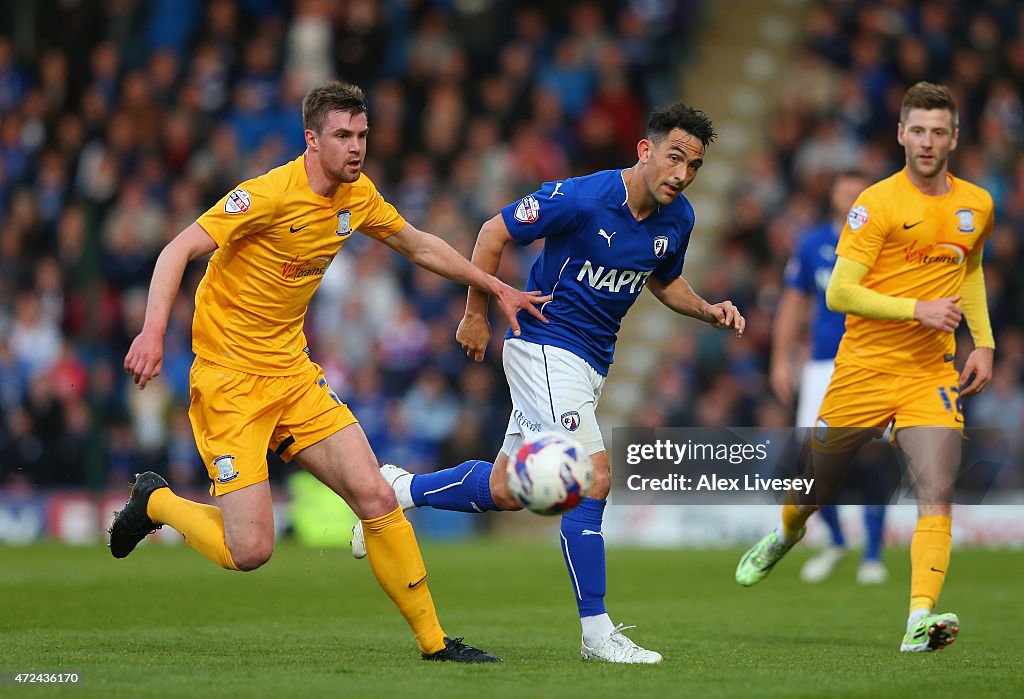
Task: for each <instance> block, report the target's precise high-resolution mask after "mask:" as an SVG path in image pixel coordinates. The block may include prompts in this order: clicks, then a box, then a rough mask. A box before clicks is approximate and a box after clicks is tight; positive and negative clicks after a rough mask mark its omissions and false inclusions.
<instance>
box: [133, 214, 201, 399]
mask: <svg viewBox="0 0 1024 699" xmlns="http://www.w3.org/2000/svg"><path fill="white" fill-rule="evenodd" d="M216 249H217V243H215V242H214V240H213V238H211V237H210V235H209V234H208V233H207V232H206V231H205V230H203V227H202V226H200V225H199V224H198V223H193V224H192V225H191V226H189V227H188V228H186V229H185V230H183V231H182V232H181V233H179V234H178V235H177V236H175V238H174V240H172V241H171V242H169V243H168V244H167V245H166V246H165V247H164V249H163V251H162V252H161V253H160V257H158V258H157V260H156V268H155V269H154V270H153V280H152V281H151V282H150V284H149V300H148V302H147V303H146V319H145V321H144V322H143V324H142V331H141V332H140V333H139V334H138V336H136V338H135V340H134V341H132V346H131V347H130V348H129V349H128V354H127V355H125V358H124V370H125V371H127V372H128V373H129V374H131V377H132V381H134V382H135V383H137V384H138V385H139V388H140V389H142V388H145V387H146V384H147V383H149V380H150V379H152V378H153V377H155V376H159V375H160V368H161V366H162V365H163V360H164V333H165V332H166V331H167V318H168V316H169V315H170V313H171V305H172V304H173V303H174V297H175V296H176V295H177V294H178V288H179V287H180V286H181V276H182V274H184V273H185V266H186V265H187V264H188V263H189V262H191V261H192V260H194V259H196V258H198V257H203V256H204V255H209V254H210V253H211V252H213V251H214V250H216Z"/></svg>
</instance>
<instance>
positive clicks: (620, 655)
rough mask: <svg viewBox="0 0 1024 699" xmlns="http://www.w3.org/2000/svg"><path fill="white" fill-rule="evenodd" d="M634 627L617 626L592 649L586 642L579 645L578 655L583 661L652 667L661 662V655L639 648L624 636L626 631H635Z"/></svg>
mask: <svg viewBox="0 0 1024 699" xmlns="http://www.w3.org/2000/svg"><path fill="white" fill-rule="evenodd" d="M635 628H636V627H635V626H623V625H622V624H619V625H618V626H616V627H615V629H614V630H613V631H612V634H611V635H610V636H609V637H608V638H606V639H604V640H603V641H601V642H600V643H598V644H597V645H596V646H594V647H593V648H591V647H589V646H588V645H587V644H586V642H585V641H584V642H582V643H581V646H582V647H581V650H580V655H581V656H582V658H583V659H584V660H603V661H605V662H607V663H634V664H644V665H653V664H655V663H660V662H661V653H656V652H654V651H653V650H647V649H646V648H641V647H640V646H638V645H637V644H635V643H634V642H633V641H631V640H630V639H629V638H628V637H627V636H626V634H624V633H622V632H623V631H625V630H626V629H635Z"/></svg>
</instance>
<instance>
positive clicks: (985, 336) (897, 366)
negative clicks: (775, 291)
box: [736, 83, 995, 652]
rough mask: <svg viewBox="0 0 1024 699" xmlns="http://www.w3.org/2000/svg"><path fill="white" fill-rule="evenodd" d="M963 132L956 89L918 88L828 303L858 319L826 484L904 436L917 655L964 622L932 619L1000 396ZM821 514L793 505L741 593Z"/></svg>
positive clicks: (824, 441) (849, 341) (862, 208)
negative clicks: (971, 431) (955, 505)
mask: <svg viewBox="0 0 1024 699" xmlns="http://www.w3.org/2000/svg"><path fill="white" fill-rule="evenodd" d="M957 120H958V117H957V109H956V105H955V104H954V102H953V98H952V96H951V94H950V92H949V89H948V88H946V87H944V86H941V85H934V84H931V83H918V84H916V85H914V86H913V87H911V88H910V89H909V90H908V91H907V93H906V96H905V97H904V99H903V105H902V108H901V110H900V124H899V131H898V140H899V142H900V144H901V145H902V146H903V148H904V150H905V152H906V167H905V168H904V169H903V170H901V171H900V172H898V173H896V174H895V175H892V176H891V177H889V178H887V179H885V180H882V181H881V182H878V183H876V184H874V185H872V186H871V187H869V188H868V189H866V190H864V192H863V193H862V194H861V196H860V197H859V198H858V199H857V201H856V202H855V203H854V206H853V208H852V209H851V210H850V212H849V215H848V216H847V221H846V224H845V226H844V228H843V232H842V234H841V236H840V240H839V245H838V247H837V249H836V254H837V256H838V257H837V259H836V266H835V270H834V271H833V273H832V279H831V281H830V282H829V286H828V291H827V294H826V299H827V302H828V305H829V308H831V309H832V310H835V311H841V312H845V313H847V314H848V315H847V321H846V333H845V334H844V336H843V340H842V343H841V344H840V347H839V353H838V354H837V356H836V369H835V373H834V374H833V376H832V380H831V383H830V384H829V388H828V392H827V393H826V395H825V399H824V401H823V402H822V406H821V410H820V412H819V415H818V421H817V426H816V429H815V432H814V436H813V438H812V448H813V452H814V455H813V463H814V469H815V473H816V474H828V475H830V476H833V477H834V480H835V481H836V482H838V479H839V477H841V474H842V472H843V471H844V470H845V467H846V465H847V464H848V462H849V459H850V457H852V455H853V453H854V452H855V451H856V450H857V448H858V447H859V446H860V444H861V443H863V442H864V441H865V440H867V439H870V438H872V437H873V436H877V435H879V434H881V432H882V430H883V429H884V428H885V427H886V426H887V425H888V424H889V423H890V422H892V423H893V432H894V440H895V443H896V445H897V446H898V448H899V449H900V451H901V452H902V453H903V455H904V457H905V459H906V463H907V468H908V470H909V471H910V475H911V477H912V478H913V480H914V483H915V490H916V494H917V501H918V522H917V527H916V528H915V530H914V537H913V540H912V543H911V551H910V556H911V565H912V574H911V589H910V615H909V618H908V620H907V631H906V634H905V636H904V637H903V642H902V644H901V647H900V650H902V651H910V652H914V651H930V650H941V649H942V648H944V647H945V646H947V645H949V644H950V643H952V642H953V641H955V640H956V635H957V632H958V631H959V625H960V621H959V619H958V618H957V616H956V615H955V614H935V613H933V608H934V607H935V604H936V603H937V602H938V599H939V593H940V592H941V590H942V585H943V582H944V581H945V576H946V571H947V570H948V567H949V558H950V547H951V536H950V532H951V522H952V506H951V504H950V503H951V502H952V493H953V481H954V479H955V478H956V472H957V469H958V468H959V465H960V450H961V442H962V433H963V413H962V411H961V407H960V399H961V398H964V397H968V396H971V395H977V394H978V393H980V392H981V391H983V390H984V389H985V387H986V386H987V385H988V383H989V381H990V379H991V376H992V358H993V352H994V348H995V342H994V341H993V338H992V328H991V324H990V322H989V316H988V307H987V302H986V298H985V278H984V273H983V271H982V266H981V257H982V251H983V247H984V244H985V241H986V240H987V239H988V237H989V236H990V235H991V234H992V228H993V220H994V218H993V205H992V197H991V196H990V195H989V193H988V192H986V191H985V190H984V189H982V188H980V187H978V186H975V185H973V184H971V183H969V182H966V181H964V180H961V179H959V178H957V177H954V176H953V175H951V174H950V173H949V172H948V158H949V153H950V152H951V151H952V150H954V149H955V148H956V144H957V137H958V131H957ZM962 317H966V318H967V324H968V326H969V327H970V331H971V335H972V337H973V339H974V345H975V349H974V350H973V351H972V352H971V354H970V355H969V356H968V358H967V361H966V363H965V365H964V368H963V369H962V370H961V371H959V372H958V371H957V370H956V369H955V368H954V366H953V360H954V357H955V354H956V344H955V339H954V336H953V332H954V331H955V330H956V328H957V326H958V325H959V323H960V320H961V318H962ZM830 480H832V478H830ZM826 499H827V498H826ZM817 509H818V505H817V504H814V505H795V504H787V505H785V506H783V509H782V523H781V525H780V526H779V527H778V528H777V529H776V530H775V531H773V532H771V533H769V534H768V535H767V536H766V537H764V538H763V539H762V540H761V541H760V542H758V543H757V544H756V545H755V546H754V547H753V548H751V549H750V550H749V551H748V552H747V553H746V555H744V557H743V558H742V560H741V561H740V564H739V566H738V568H737V570H736V580H737V582H739V583H740V584H741V585H744V586H749V585H753V584H755V583H757V582H760V581H761V580H763V579H764V578H765V577H766V576H767V575H768V573H769V572H770V571H771V569H772V567H773V566H774V565H775V564H776V563H778V561H779V560H781V558H782V557H783V556H784V555H785V554H786V553H787V552H788V551H789V550H790V549H791V548H792V547H793V545H794V544H796V542H797V541H799V540H800V538H802V537H803V534H804V531H805V527H804V524H805V522H806V521H807V519H808V517H810V516H811V514H812V513H813V512H814V511H816V510H817Z"/></svg>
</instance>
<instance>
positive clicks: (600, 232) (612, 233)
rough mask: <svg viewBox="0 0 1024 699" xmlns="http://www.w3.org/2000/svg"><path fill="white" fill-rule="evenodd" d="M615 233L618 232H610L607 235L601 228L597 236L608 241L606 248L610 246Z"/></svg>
mask: <svg viewBox="0 0 1024 699" xmlns="http://www.w3.org/2000/svg"><path fill="white" fill-rule="evenodd" d="M616 233H618V231H612V232H611V234H610V235H609V234H608V233H606V232H605V230H604V229H603V228H602V229H601V230H599V231H598V232H597V234H598V235H599V236H601V237H602V238H604V239H605V240H607V241H608V247H611V246H612V236H613V235H615V234H616Z"/></svg>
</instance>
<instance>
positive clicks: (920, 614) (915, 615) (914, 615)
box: [907, 609, 932, 631]
mask: <svg viewBox="0 0 1024 699" xmlns="http://www.w3.org/2000/svg"><path fill="white" fill-rule="evenodd" d="M931 613H932V610H930V609H915V610H914V611H912V612H911V613H910V616H908V617H907V630H908V631H909V630H910V627H911V626H913V625H914V624H916V623H917V622H919V621H920V620H921V619H923V618H924V617H926V616H928V615H929V614H931Z"/></svg>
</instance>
